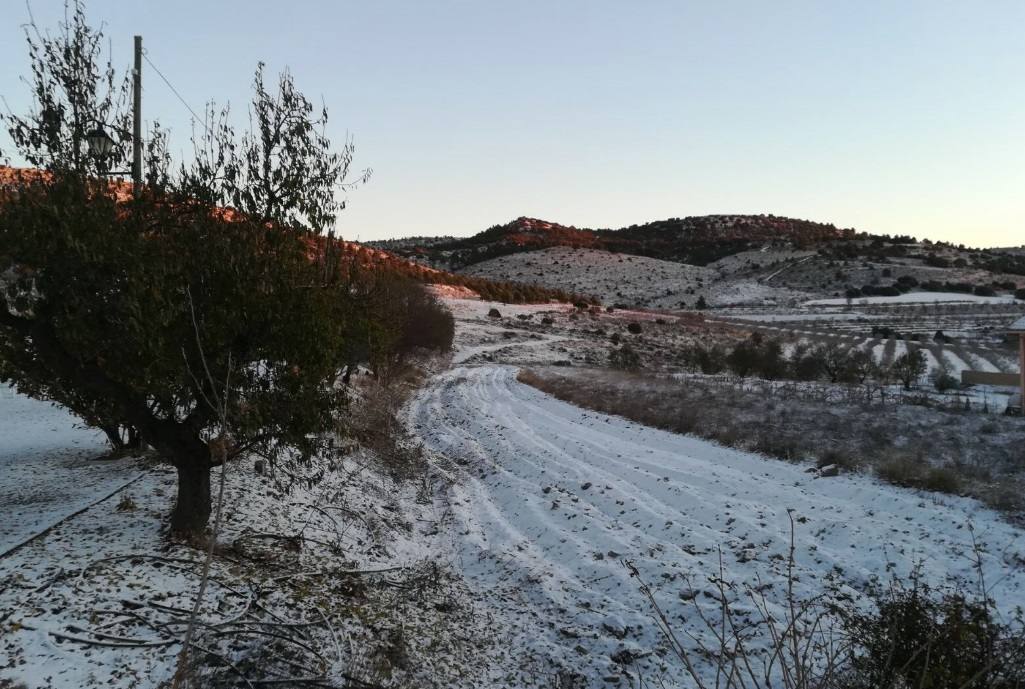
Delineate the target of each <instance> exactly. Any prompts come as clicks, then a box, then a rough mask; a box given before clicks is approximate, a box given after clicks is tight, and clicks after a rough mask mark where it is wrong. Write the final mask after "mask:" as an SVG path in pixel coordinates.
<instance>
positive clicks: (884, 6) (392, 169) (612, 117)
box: [0, 0, 1025, 246]
mask: <svg viewBox="0 0 1025 689" xmlns="http://www.w3.org/2000/svg"><path fill="white" fill-rule="evenodd" d="M0 7H2V9H3V12H2V17H3V20H2V22H0V59H2V62H0V64H3V65H4V68H3V70H2V71H0V94H3V95H4V96H5V97H6V98H7V100H8V101H9V102H10V103H11V105H12V107H14V108H15V109H18V107H19V105H21V106H23V105H24V102H25V94H26V91H25V88H24V87H23V86H22V85H20V84H19V83H18V81H17V77H18V75H19V74H20V73H23V72H24V71H25V67H26V55H25V49H24V43H23V41H22V37H21V32H20V28H19V24H20V23H21V22H22V20H23V19H24V18H25V17H27V11H26V9H25V6H24V3H23V2H21V0H0ZM32 9H33V12H34V14H35V15H36V18H37V20H38V22H39V23H40V24H41V25H44V26H52V25H54V23H55V21H56V20H57V18H58V17H59V16H60V15H61V14H62V2H59V1H58V0H33V1H32ZM89 12H90V15H91V16H92V18H93V19H94V20H103V21H105V22H106V31H107V34H108V36H109V38H110V39H111V40H112V42H113V48H114V57H115V59H116V60H117V61H120V62H122V63H123V64H124V65H125V66H127V65H128V63H129V62H130V57H131V44H132V35H133V34H135V33H140V34H142V35H143V39H144V44H145V46H146V48H147V50H148V51H149V55H150V57H151V59H152V60H153V61H154V62H155V64H156V65H157V66H158V67H159V68H160V69H161V71H163V72H164V73H165V74H166V75H167V76H168V78H169V79H170V80H171V81H172V83H174V84H175V86H176V87H177V88H178V89H179V90H180V91H181V92H182V93H183V95H184V96H185V97H186V99H187V100H188V101H189V102H190V103H191V104H192V105H193V107H194V108H196V109H197V110H198V109H199V107H200V106H201V105H202V104H203V102H204V101H205V100H207V99H210V98H213V99H216V100H218V101H221V102H223V101H230V102H231V103H232V104H233V105H234V106H235V108H236V111H237V112H238V114H242V113H243V112H244V105H245V103H246V101H247V99H248V88H249V83H250V79H251V76H252V70H253V67H254V65H255V63H256V61H257V60H264V61H266V62H267V64H268V69H269V70H271V71H276V70H278V69H280V68H282V67H284V66H288V67H289V68H290V69H291V70H292V72H293V73H294V74H295V76H296V78H297V81H298V83H299V84H300V86H301V87H302V88H303V89H304V90H306V92H307V93H308V94H309V95H310V96H312V97H313V99H314V100H319V99H320V98H323V100H324V101H325V102H326V103H327V105H328V107H329V109H330V111H331V116H332V131H333V134H334V135H335V138H336V139H339V140H340V139H341V138H342V137H343V136H344V134H345V132H346V131H348V132H351V133H352V135H353V136H354V138H355V141H356V145H357V157H356V164H357V166H359V167H363V166H370V167H373V168H374V177H373V179H372V180H371V181H370V183H369V184H368V185H367V186H365V187H362V188H360V189H358V190H356V191H354V192H352V193H351V194H350V195H349V209H348V210H346V211H345V212H344V213H343V214H342V217H341V219H340V230H341V232H342V234H343V236H345V237H347V238H359V239H363V240H367V239H379V238H386V237H393V236H405V235H413V234H425V235H429V234H456V235H468V234H472V233H474V232H477V231H479V230H482V229H484V228H486V227H488V226H490V225H493V224H496V223H504V222H507V221H508V220H511V219H513V218H515V217H517V216H520V215H529V216H536V217H541V218H545V219H548V220H553V221H557V222H561V223H565V224H574V225H577V226H581V227H619V226H622V225H627V224H631V223H635V222H636V223H639V222H644V221H648V220H656V219H662V218H666V217H674V216H685V215H699V214H705V213H775V214H778V215H789V216H795V217H801V218H809V219H813V220H820V221H825V222H834V223H836V224H837V225H839V226H843V227H848V226H854V227H857V228H859V229H863V230H868V231H872V232H888V233H910V234H914V235H917V236H920V237H923V236H924V237H930V238H933V239H944V240H952V241H956V242H965V243H967V244H971V245H981V246H986V245H1012V244H1013V245H1017V244H1022V243H1025V193H1023V191H1025V2H1021V1H1020V0H1016V1H1011V2H967V1H966V2H944V1H942V0H929V1H923V2H891V1H887V2H875V1H864V0H861V1H850V2H839V1H838V2H755V1H751V2H739V1H738V2H731V1H728V0H727V1H720V2H713V1H712V0H708V1H707V2H683V1H678V2H656V1H643V0H638V1H637V2H615V3H613V2H604V1H597V0H595V1H591V2H586V1H583V0H581V1H579V2H557V1H555V0H549V1H547V2H537V1H533V0H517V1H511V0H510V1H507V2H491V1H486V0H478V1H476V2H469V1H466V2H455V1H449V0H436V1H434V2H426V1H406V2H397V1H396V2H390V1H387V0H385V1H369V0H368V1H365V2H359V3H356V2H341V1H340V2H326V1H323V2H312V1H304V0H292V1H291V2H286V1H283V0H273V1H271V0H252V1H249V2H240V1H239V2H236V1H232V0H206V1H204V2H198V1H196V0H179V1H176V2H171V1H164V2H131V1H129V0H116V1H115V0H91V2H89ZM144 78H145V81H146V86H145V89H146V90H145V93H146V100H145V104H144V109H145V117H146V118H147V119H148V118H151V117H159V119H160V120H161V121H162V122H163V123H164V124H165V125H170V126H171V128H172V130H173V132H174V134H175V135H176V137H175V138H176V141H177V144H178V148H179V149H183V148H185V147H186V145H187V133H188V131H189V117H190V116H189V114H188V112H187V111H186V110H185V109H184V107H183V106H182V105H181V104H180V103H179V102H178V101H177V100H176V99H175V98H174V97H173V95H172V94H171V93H170V91H169V90H168V89H167V87H166V86H165V85H164V84H163V83H162V82H161V81H160V80H159V79H158V78H157V76H156V75H155V74H154V73H153V71H152V70H150V69H148V66H145V67H144Z"/></svg>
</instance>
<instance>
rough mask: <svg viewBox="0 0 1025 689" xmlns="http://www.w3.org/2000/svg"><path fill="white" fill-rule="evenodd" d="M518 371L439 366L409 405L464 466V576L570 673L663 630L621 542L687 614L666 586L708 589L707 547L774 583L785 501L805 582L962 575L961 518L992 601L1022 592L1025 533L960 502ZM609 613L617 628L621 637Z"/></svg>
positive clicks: (460, 492)
mask: <svg viewBox="0 0 1025 689" xmlns="http://www.w3.org/2000/svg"><path fill="white" fill-rule="evenodd" d="M515 374H516V371H515V369H512V368H505V367H498V366H484V367H474V368H460V369H456V370H454V371H450V372H448V373H446V374H443V375H441V376H439V377H438V378H437V379H436V380H435V381H434V382H433V384H432V385H431V386H430V387H429V388H427V389H426V390H425V391H423V392H422V393H421V394H420V395H419V396H418V397H417V398H416V399H415V400H414V401H413V402H412V403H411V405H410V409H409V421H410V423H411V424H412V425H414V426H416V427H417V429H418V431H419V434H420V435H421V436H422V438H423V440H424V442H425V444H426V445H427V446H428V447H429V448H431V449H432V450H434V451H437V452H440V453H443V454H446V455H447V456H449V457H450V458H452V459H454V460H456V461H457V463H459V464H460V465H461V466H463V467H464V469H463V471H462V476H461V478H460V480H459V481H458V482H457V484H456V485H455V486H454V487H453V488H452V492H451V495H450V502H451V505H452V509H453V515H454V517H455V519H456V522H457V524H456V527H455V528H454V529H453V533H452V536H451V537H452V548H453V550H454V554H455V557H456V560H457V562H458V563H459V566H460V567H461V568H462V570H463V572H464V574H465V575H466V576H467V577H468V578H469V579H470V580H471V581H472V582H475V584H476V586H477V587H478V588H479V589H480V590H481V591H482V593H483V595H485V596H487V597H489V598H490V599H491V600H492V601H493V604H494V606H495V609H496V614H499V615H502V616H504V617H507V618H508V621H509V622H510V623H511V624H512V625H514V626H516V627H517V628H518V629H519V630H520V632H519V636H518V637H517V638H516V639H515V640H514V641H515V643H516V644H524V647H525V648H530V649H532V650H535V651H539V652H541V653H544V654H547V655H548V656H549V657H552V658H553V659H556V660H560V659H561V661H564V664H566V665H570V666H573V667H575V668H577V669H578V670H579V671H581V672H583V673H584V674H587V675H598V674H609V673H615V672H616V671H618V670H617V668H616V667H615V664H614V663H613V662H612V661H611V660H610V655H611V654H614V653H616V652H617V651H619V650H622V649H623V648H624V647H625V648H627V649H630V650H632V651H634V652H637V653H643V652H645V651H648V650H651V649H653V648H655V647H657V646H658V645H659V643H660V640H659V637H658V635H657V633H656V632H655V630H654V627H653V625H652V624H651V622H650V617H649V610H648V609H647V606H646V605H645V604H644V601H643V600H642V599H641V597H640V595H639V593H638V592H637V585H636V582H635V581H633V580H631V579H630V578H629V576H628V574H627V572H626V570H625V568H624V567H623V565H622V563H621V562H620V558H621V557H628V558H630V559H631V560H632V561H633V562H634V563H635V564H636V565H637V566H638V568H639V569H640V570H641V572H642V573H643V575H644V577H645V580H646V581H648V582H649V583H650V584H653V586H654V587H655V588H656V589H657V593H656V596H657V597H658V600H659V603H660V605H663V606H664V609H666V610H667V612H668V613H669V615H670V617H672V618H674V619H675V617H676V616H678V615H686V614H687V613H688V612H690V613H691V616H693V611H692V610H691V609H690V608H689V607H688V606H689V605H690V604H689V603H684V602H682V601H681V600H680V596H679V594H680V592H681V591H682V590H684V589H687V588H689V587H691V586H695V587H702V586H704V587H705V588H708V585H707V576H708V575H710V574H712V573H713V572H714V571H715V570H717V568H718V557H719V554H718V553H719V549H720V548H721V549H722V557H723V562H724V564H725V567H726V571H727V573H728V577H729V578H731V579H733V580H736V581H742V582H747V583H749V584H753V583H754V582H755V581H756V580H758V579H759V578H760V579H761V580H762V581H778V580H779V574H780V572H781V568H782V566H783V564H784V562H785V560H784V559H783V555H784V554H785V552H786V549H787V548H788V546H789V541H788V534H789V519H788V517H787V508H794V509H795V510H796V512H795V517H796V518H797V519H798V522H799V523H798V540H797V543H796V546H797V564H798V570H799V575H800V582H799V584H798V587H799V589H800V593H802V594H805V595H811V594H812V593H813V592H816V591H817V590H818V589H819V587H820V586H821V583H822V582H823V581H824V580H825V579H827V578H829V577H832V576H837V575H838V573H839V572H842V576H843V579H844V580H845V582H847V583H848V584H849V585H851V586H852V588H851V592H852V593H854V594H855V595H857V593H856V589H858V588H860V587H862V586H864V585H866V584H867V583H868V582H870V581H873V580H878V581H885V580H887V579H888V577H889V576H890V573H891V572H892V573H894V574H897V575H900V576H905V575H906V574H907V573H908V572H909V571H910V570H911V569H912V568H913V567H914V566H915V565H916V564H917V563H919V562H925V563H928V565H929V568H928V570H927V575H926V576H927V577H929V578H930V580H931V581H932V583H934V584H940V585H942V584H944V583H952V582H960V581H969V582H970V581H974V572H973V569H972V565H973V560H972V552H971V537H970V535H969V532H968V529H966V528H965V525H966V524H967V523H968V522H969V521H971V522H973V523H974V526H975V530H976V536H977V537H978V538H980V539H982V540H983V541H985V542H987V543H989V544H990V547H989V552H988V554H987V555H986V560H985V563H984V567H985V570H986V577H987V581H988V582H997V583H996V584H995V585H994V588H993V598H994V599H995V600H996V601H997V603H998V605H1001V606H1003V607H1007V606H1009V605H1011V604H1013V603H1015V602H1017V601H1019V600H1021V597H1022V595H1023V591H1025V568H1023V567H1022V566H1021V565H1022V563H1025V550H1023V546H1022V532H1021V531H1019V530H1017V529H1015V528H1013V527H1011V526H1009V525H1007V524H1006V523H1004V522H1002V521H1001V520H1000V519H999V517H998V516H997V515H996V514H994V513H992V512H990V511H988V510H985V509H983V508H981V506H980V505H979V504H978V503H975V502H974V501H971V500H967V499H960V498H946V497H944V498H937V497H935V496H925V495H922V494H919V493H916V492H912V491H907V490H900V489H895V488H892V487H889V486H883V485H881V484H878V483H876V482H874V481H873V480H871V479H869V478H866V477H861V476H855V477H847V476H842V477H837V478H831V479H815V478H813V476H812V475H810V474H808V473H806V472H805V471H804V467H801V466H797V465H791V464H786V463H782V462H778V461H774V460H766V459H763V458H761V457H759V456H757V455H753V454H749V453H743V452H739V451H735V450H732V449H728V448H724V447H720V446H717V445H714V444H712V443H709V442H706V441H703V440H699V439H696V438H692V437H686V436H680V435H674V434H671V433H666V432H663V431H659V430H656V429H652V428H647V427H643V426H639V425H637V424H635V423H633V422H630V421H627V420H625V419H622V418H619V417H612V416H607V415H602V414H595V413H592V412H588V411H585V410H582V409H580V408H577V407H574V406H571V405H568V404H565V403H563V402H560V401H558V400H555V399H553V398H551V397H549V396H547V395H544V394H543V393H541V392H539V391H537V390H535V389H533V388H530V387H527V386H525V385H522V384H520V383H518V382H517V381H516V380H515ZM1014 562H1018V563H1019V564H1017V565H1009V564H1008V563H1014ZM688 579H690V580H691V582H692V583H688ZM703 582H704V583H703ZM699 600H701V601H702V605H707V606H709V607H708V610H706V612H709V613H711V612H712V611H713V610H712V608H713V607H714V605H715V604H714V602H713V601H711V600H706V599H704V598H700V599H699ZM608 628H612V629H616V630H623V629H627V628H629V632H628V633H627V634H626V635H625V638H623V639H622V640H620V639H619V638H616V637H617V636H618V632H617V634H616V635H610V633H609V632H608V631H607V630H608ZM690 631H692V632H695V633H696V632H698V630H697V628H696V627H695V628H693V629H690ZM578 647H580V648H583V649H584V653H581V652H580V650H579V648H578ZM641 664H642V665H643V664H644V661H641ZM651 669H653V666H652V667H649V668H648V670H651ZM677 669H678V668H677ZM670 679H671V678H670ZM667 685H668V686H672V684H671V683H669V684H667Z"/></svg>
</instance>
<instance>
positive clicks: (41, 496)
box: [0, 386, 141, 553]
mask: <svg viewBox="0 0 1025 689" xmlns="http://www.w3.org/2000/svg"><path fill="white" fill-rule="evenodd" d="M108 449H109V448H108V446H107V444H106V442H105V441H104V437H103V434H102V433H100V432H99V431H95V430H90V429H87V428H84V427H83V426H82V425H81V424H80V423H79V422H77V420H76V419H75V418H74V417H73V416H72V415H71V414H69V413H68V412H67V411H66V410H64V409H62V408H60V407H57V406H54V405H52V404H48V403H46V402H40V401H38V400H33V399H30V398H28V397H25V396H24V395H19V394H17V393H16V392H15V391H14V389H13V388H11V387H8V386H2V387H0V477H2V478H0V553H4V552H7V551H8V550H9V549H11V548H14V547H15V546H17V545H18V544H20V543H22V542H23V541H24V540H25V539H27V538H29V537H31V536H32V535H34V534H36V533H39V532H40V531H42V530H44V529H46V528H47V527H49V526H52V525H53V524H56V523H57V522H59V521H60V520H61V519H63V518H65V517H67V516H68V515H70V514H72V513H74V512H76V511H78V510H80V509H82V508H83V507H86V506H88V505H90V504H91V503H92V502H94V501H95V500H98V499H99V498H101V497H103V496H104V495H106V494H108V493H110V492H111V491H113V490H116V489H117V488H118V487H119V486H122V485H124V484H125V483H127V482H128V481H131V480H132V479H134V478H135V477H137V476H138V475H139V473H140V471H141V470H140V468H139V466H138V463H137V462H136V461H135V460H133V459H119V460H114V461H111V460H99V459H97V458H98V457H101V456H102V455H103V454H104V453H105V452H107V451H108Z"/></svg>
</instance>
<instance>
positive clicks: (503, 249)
mask: <svg viewBox="0 0 1025 689" xmlns="http://www.w3.org/2000/svg"><path fill="white" fill-rule="evenodd" d="M856 236H857V233H856V232H855V231H854V230H851V229H847V230H841V229H837V228H836V227H835V226H833V225H828V224H823V223H816V222H812V221H809V220H796V219H793V218H781V217H776V216H772V215H708V216H699V217H688V218H670V219H668V220H660V221H657V222H650V223H645V224H643V225H631V226H629V227H624V228H620V229H618V230H612V229H593V230H592V229H579V228H576V227H569V226H566V225H560V224H558V223H553V222H548V221H545V220H538V219H536V218H526V217H521V218H517V219H516V220H513V221H512V222H510V223H507V224H505V225H495V226H494V227H491V228H489V229H487V230H484V231H483V232H480V233H478V234H476V235H473V236H472V237H467V238H463V239H456V240H451V241H435V240H430V239H428V240H424V241H420V242H416V241H413V240H398V241H392V242H390V243H389V248H395V250H396V252H397V253H399V254H401V255H403V256H406V257H408V258H414V259H417V260H420V261H423V262H426V263H429V264H431V265H434V266H435V267H446V268H449V269H459V268H463V267H466V266H468V265H472V264H474V263H480V262H482V261H486V260H488V259H491V258H496V257H498V256H505V255H508V254H513V253H519V252H523V251H534V250H538V249H546V248H550V247H556V246H561V247H572V248H589V249H598V250H604V251H613V252H618V253H624V254H632V255H636V256H647V257H650V258H657V259H660V260H666V261H675V262H678V263H688V264H694V265H706V264H708V263H710V262H712V261H715V260H717V259H719V258H722V257H724V256H729V255H731V254H735V253H738V252H740V251H744V250H746V249H751V248H756V249H757V248H762V247H763V246H764V245H766V244H767V243H774V242H782V243H785V244H788V245H793V246H797V247H808V246H812V245H815V244H816V243H820V242H824V241H830V240H838V239H853V238H854V237H856ZM375 246H376V245H375ZM380 246H381V247H382V248H384V243H381V245H380Z"/></svg>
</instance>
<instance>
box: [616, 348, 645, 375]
mask: <svg viewBox="0 0 1025 689" xmlns="http://www.w3.org/2000/svg"><path fill="white" fill-rule="evenodd" d="M609 366H611V367H612V368H618V369H623V370H625V371H633V370H636V369H638V368H640V367H641V357H640V356H639V355H638V354H637V352H635V351H634V350H633V349H632V348H631V347H630V345H623V346H622V347H620V348H619V349H613V350H612V351H611V352H609Z"/></svg>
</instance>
